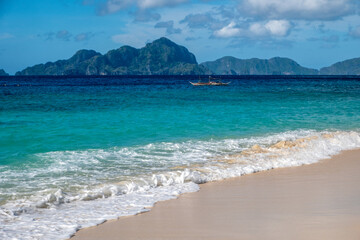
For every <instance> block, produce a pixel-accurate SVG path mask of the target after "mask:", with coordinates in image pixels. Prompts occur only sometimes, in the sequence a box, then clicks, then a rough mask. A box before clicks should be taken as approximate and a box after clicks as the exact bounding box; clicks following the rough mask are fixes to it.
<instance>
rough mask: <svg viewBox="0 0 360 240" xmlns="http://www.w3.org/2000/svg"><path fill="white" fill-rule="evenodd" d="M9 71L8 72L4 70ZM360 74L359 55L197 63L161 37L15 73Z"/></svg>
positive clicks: (79, 53)
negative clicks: (304, 62) (315, 61)
mask: <svg viewBox="0 0 360 240" xmlns="http://www.w3.org/2000/svg"><path fill="white" fill-rule="evenodd" d="M5 74H6V73H5ZM211 74H216V75H319V74H320V75H360V58H353V59H348V60H345V61H342V62H337V63H335V64H333V65H331V66H329V67H324V68H321V69H320V70H317V69H312V68H306V67H303V66H301V65H300V64H298V63H297V62H296V61H294V60H292V59H290V58H285V57H273V58H270V59H259V58H251V59H239V58H236V57H232V56H226V57H222V58H219V59H217V60H214V61H206V62H203V63H201V64H198V63H197V61H196V57H195V55H194V54H193V53H191V52H190V51H189V50H188V49H187V48H186V47H184V46H181V45H178V44H176V43H175V42H172V41H171V40H169V39H167V38H165V37H162V38H159V39H157V40H155V41H153V42H151V43H147V44H146V45H145V46H144V47H142V48H139V49H137V48H134V47H131V46H128V45H124V46H122V47H120V48H118V49H113V50H109V51H108V52H107V53H105V54H101V53H99V52H96V51H94V50H86V49H82V50H79V51H77V52H76V53H75V54H74V55H73V56H72V57H70V58H69V59H66V60H58V61H55V62H47V63H45V64H37V65H34V66H31V67H27V68H25V69H23V70H21V71H18V72H17V73H16V74H15V75H18V76H23V75H40V76H41V75H52V76H58V75H60V76H61V75H95V76H96V75H211Z"/></svg>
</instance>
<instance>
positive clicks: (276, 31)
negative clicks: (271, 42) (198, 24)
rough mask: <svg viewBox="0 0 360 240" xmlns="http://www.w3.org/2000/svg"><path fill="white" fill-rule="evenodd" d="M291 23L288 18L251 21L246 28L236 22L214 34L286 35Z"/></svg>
mask: <svg viewBox="0 0 360 240" xmlns="http://www.w3.org/2000/svg"><path fill="white" fill-rule="evenodd" d="M290 29H291V24H290V22H289V21H287V20H270V21H267V22H255V23H251V24H250V25H249V26H248V27H246V28H240V27H236V24H235V22H231V23H230V24H229V25H227V26H225V27H223V28H221V29H220V30H217V31H215V32H214V36H216V37H220V38H233V37H246V38H256V37H284V36H286V35H288V33H289V32H290Z"/></svg>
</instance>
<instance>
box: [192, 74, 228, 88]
mask: <svg viewBox="0 0 360 240" xmlns="http://www.w3.org/2000/svg"><path fill="white" fill-rule="evenodd" d="M190 83H191V85H193V86H226V85H229V83H231V82H227V83H224V82H222V81H220V79H219V78H213V77H211V76H209V81H208V82H201V81H200V77H199V81H198V82H195V83H194V82H190Z"/></svg>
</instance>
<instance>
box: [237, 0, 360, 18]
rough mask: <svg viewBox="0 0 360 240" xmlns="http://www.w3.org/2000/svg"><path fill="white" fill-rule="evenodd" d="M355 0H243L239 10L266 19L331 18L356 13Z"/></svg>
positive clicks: (357, 5) (356, 3)
mask: <svg viewBox="0 0 360 240" xmlns="http://www.w3.org/2000/svg"><path fill="white" fill-rule="evenodd" d="M358 7H359V1H356V0H285V1H284V0H266V1H265V0H243V1H241V3H240V6H239V8H240V11H242V12H243V13H244V14H246V15H250V16H255V17H257V18H264V17H265V18H268V19H279V18H280V19H281V18H282V19H284V18H285V19H308V20H313V19H323V20H332V19H336V18H341V17H343V16H346V15H351V14H355V13H356V9H357V8H358Z"/></svg>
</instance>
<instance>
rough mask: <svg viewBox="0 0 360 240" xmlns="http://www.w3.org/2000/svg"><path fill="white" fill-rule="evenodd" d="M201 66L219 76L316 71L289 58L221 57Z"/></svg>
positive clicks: (300, 73)
mask: <svg viewBox="0 0 360 240" xmlns="http://www.w3.org/2000/svg"><path fill="white" fill-rule="evenodd" d="M201 65H203V66H204V67H206V68H208V69H209V70H210V71H212V72H214V73H215V74H219V75H315V74H318V70H316V69H310V68H305V67H302V66H300V65H299V64H298V63H297V62H295V61H293V60H291V59H289V58H280V57H275V58H271V59H268V60H267V59H258V58H252V59H238V58H235V57H223V58H220V59H218V60H215V61H211V62H204V63H202V64H201Z"/></svg>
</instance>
